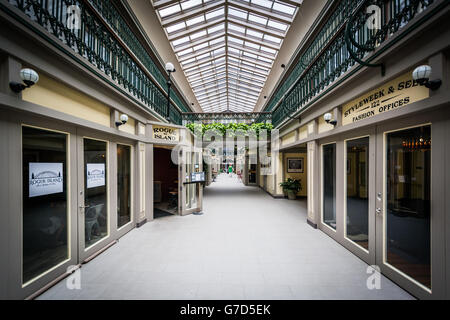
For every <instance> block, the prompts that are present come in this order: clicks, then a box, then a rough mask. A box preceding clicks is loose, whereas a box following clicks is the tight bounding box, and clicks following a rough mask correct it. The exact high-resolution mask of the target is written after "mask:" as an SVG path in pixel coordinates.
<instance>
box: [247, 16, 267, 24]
mask: <svg viewBox="0 0 450 320" xmlns="http://www.w3.org/2000/svg"><path fill="white" fill-rule="evenodd" d="M248 20H249V21H251V22H256V23H259V24H262V25H266V24H267V18H263V17H259V16H256V15H254V14H249V16H248Z"/></svg>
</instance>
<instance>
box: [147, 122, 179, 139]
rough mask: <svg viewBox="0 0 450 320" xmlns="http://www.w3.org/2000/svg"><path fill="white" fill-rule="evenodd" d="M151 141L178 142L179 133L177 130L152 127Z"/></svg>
mask: <svg viewBox="0 0 450 320" xmlns="http://www.w3.org/2000/svg"><path fill="white" fill-rule="evenodd" d="M153 139H159V140H166V141H178V140H179V132H178V129H177V128H172V127H164V126H155V125H154V126H153Z"/></svg>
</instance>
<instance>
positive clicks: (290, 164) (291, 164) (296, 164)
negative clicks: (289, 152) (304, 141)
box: [287, 158, 304, 173]
mask: <svg viewBox="0 0 450 320" xmlns="http://www.w3.org/2000/svg"><path fill="white" fill-rule="evenodd" d="M303 170H304V167H303V158H287V172H288V173H303Z"/></svg>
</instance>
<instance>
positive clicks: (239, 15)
mask: <svg viewBox="0 0 450 320" xmlns="http://www.w3.org/2000/svg"><path fill="white" fill-rule="evenodd" d="M228 14H229V15H232V16H235V17H237V18H242V19H245V20H247V14H248V13H247V12H245V11H242V10H237V9H234V8H228Z"/></svg>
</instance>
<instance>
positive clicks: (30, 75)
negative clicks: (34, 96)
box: [9, 68, 39, 93]
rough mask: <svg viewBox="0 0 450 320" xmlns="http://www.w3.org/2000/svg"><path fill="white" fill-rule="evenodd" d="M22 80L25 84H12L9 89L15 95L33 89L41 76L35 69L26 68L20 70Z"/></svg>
mask: <svg viewBox="0 0 450 320" xmlns="http://www.w3.org/2000/svg"><path fill="white" fill-rule="evenodd" d="M20 79H21V80H22V81H23V83H18V82H10V83H9V87H10V88H11V90H12V91H14V92H15V93H19V92H21V91H22V90H25V89H26V88H29V87H31V86H32V85H34V84H36V83H37V82H38V81H39V75H38V74H37V72H36V71H34V70H33V69H29V68H25V69H22V70H20Z"/></svg>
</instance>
